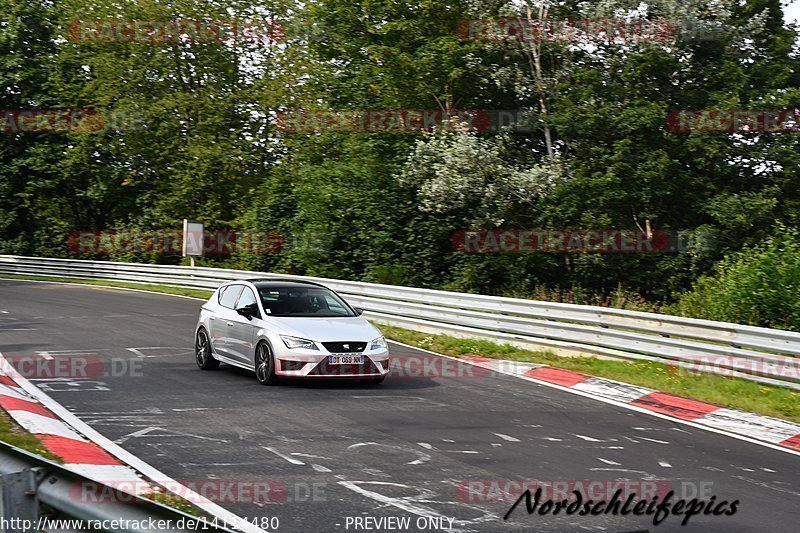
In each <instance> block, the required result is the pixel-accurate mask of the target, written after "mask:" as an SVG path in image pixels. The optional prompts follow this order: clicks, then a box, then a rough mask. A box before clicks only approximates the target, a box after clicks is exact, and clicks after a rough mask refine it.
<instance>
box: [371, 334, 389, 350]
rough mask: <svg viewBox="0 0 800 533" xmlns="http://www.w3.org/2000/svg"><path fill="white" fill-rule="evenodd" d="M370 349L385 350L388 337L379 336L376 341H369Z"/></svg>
mask: <svg viewBox="0 0 800 533" xmlns="http://www.w3.org/2000/svg"><path fill="white" fill-rule="evenodd" d="M369 349H370V350H385V349H387V346H386V339H385V338H383V337H378V338H377V339H375V340H374V341H372V342H370V343H369Z"/></svg>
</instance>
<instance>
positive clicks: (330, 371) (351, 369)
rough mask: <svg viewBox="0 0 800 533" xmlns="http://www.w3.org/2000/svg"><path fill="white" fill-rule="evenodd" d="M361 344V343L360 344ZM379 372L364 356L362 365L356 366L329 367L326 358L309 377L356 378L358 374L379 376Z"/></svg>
mask: <svg viewBox="0 0 800 533" xmlns="http://www.w3.org/2000/svg"><path fill="white" fill-rule="evenodd" d="M362 344H363V343H362ZM380 373H381V371H380V370H379V369H378V367H377V366H376V365H375V363H373V362H372V360H371V359H370V358H369V357H367V356H364V364H361V365H357V364H352V365H331V364H328V358H327V357H326V358H325V359H323V360H322V362H321V363H319V364H318V365H317V366H316V367H314V369H313V370H311V372H309V373H308V375H309V376H356V375H359V374H380Z"/></svg>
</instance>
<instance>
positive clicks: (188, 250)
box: [183, 218, 203, 266]
mask: <svg viewBox="0 0 800 533" xmlns="http://www.w3.org/2000/svg"><path fill="white" fill-rule="evenodd" d="M187 256H188V257H189V260H190V261H191V264H192V266H194V258H195V257H203V223H202V222H198V221H196V220H189V219H187V218H185V219H183V257H187Z"/></svg>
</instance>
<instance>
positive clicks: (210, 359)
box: [194, 328, 219, 370]
mask: <svg viewBox="0 0 800 533" xmlns="http://www.w3.org/2000/svg"><path fill="white" fill-rule="evenodd" d="M194 357H195V361H197V366H199V367H200V368H201V369H203V370H216V369H217V368H219V361H217V360H216V359H214V355H213V354H212V353H211V343H210V342H209V340H208V333H206V330H205V329H203V328H200V329H198V330H197V336H196V337H195V340H194Z"/></svg>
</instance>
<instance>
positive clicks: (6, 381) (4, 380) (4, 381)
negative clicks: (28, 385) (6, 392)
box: [0, 375, 19, 388]
mask: <svg viewBox="0 0 800 533" xmlns="http://www.w3.org/2000/svg"><path fill="white" fill-rule="evenodd" d="M0 385H8V386H9V387H16V388H19V385H17V382H16V381H14V380H13V379H11V378H10V377H8V376H3V375H0Z"/></svg>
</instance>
